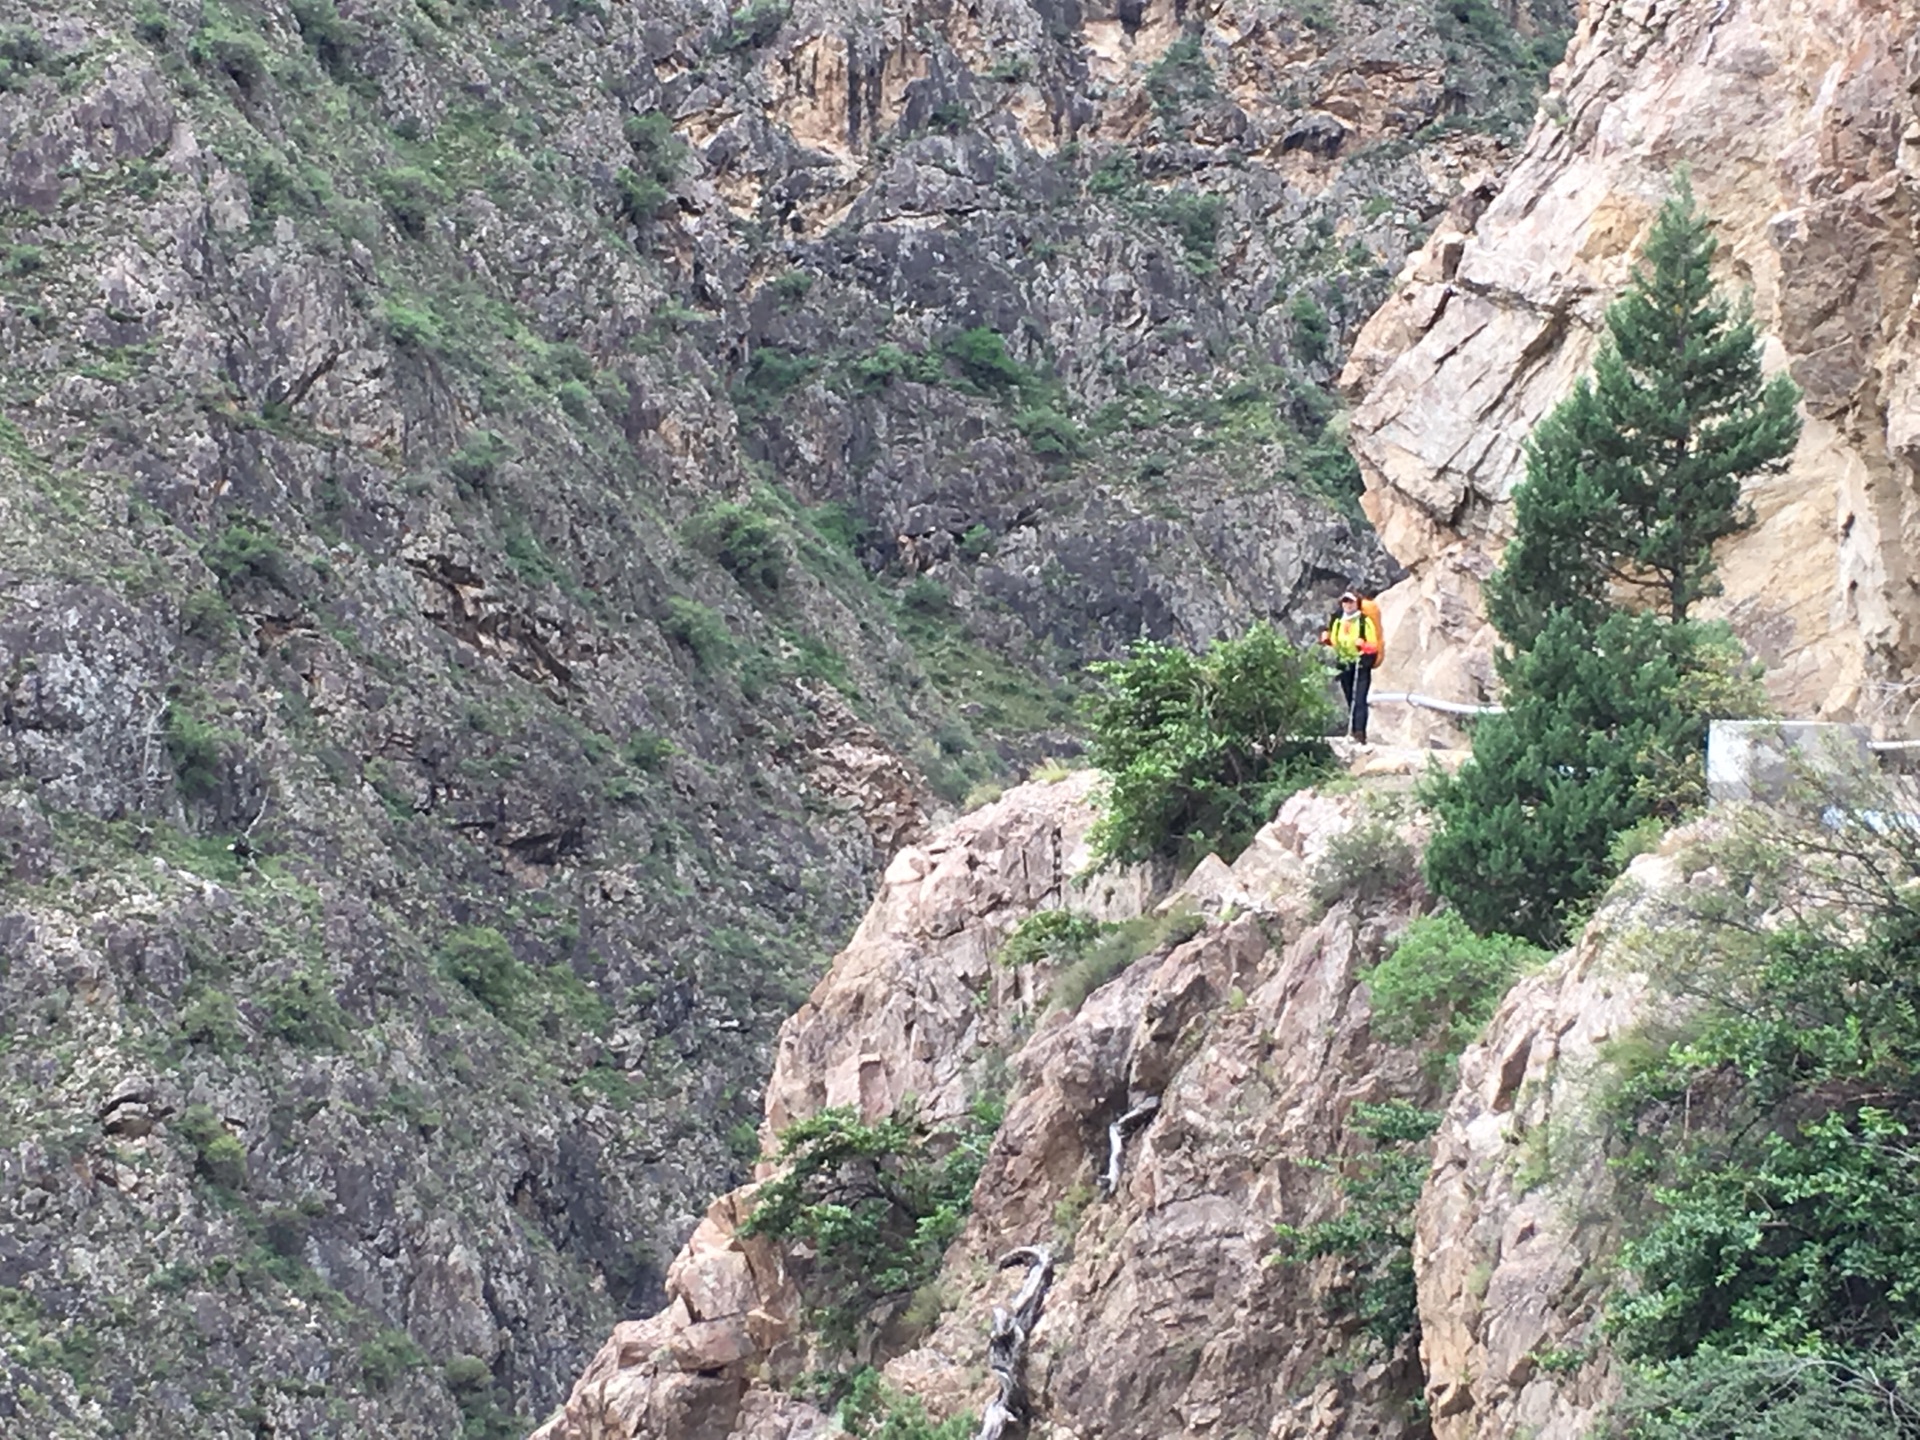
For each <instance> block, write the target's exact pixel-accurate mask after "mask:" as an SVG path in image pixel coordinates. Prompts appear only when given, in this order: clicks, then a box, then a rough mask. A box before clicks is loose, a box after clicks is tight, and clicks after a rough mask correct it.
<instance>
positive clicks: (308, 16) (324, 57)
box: [293, 0, 364, 80]
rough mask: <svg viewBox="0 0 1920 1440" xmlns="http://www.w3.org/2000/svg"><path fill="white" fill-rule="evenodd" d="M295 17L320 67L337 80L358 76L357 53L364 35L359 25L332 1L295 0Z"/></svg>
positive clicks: (303, 37)
mask: <svg viewBox="0 0 1920 1440" xmlns="http://www.w3.org/2000/svg"><path fill="white" fill-rule="evenodd" d="M293 20H294V23H295V24H296V25H298V26H299V27H300V38H301V39H302V40H304V41H306V42H307V48H308V49H310V50H312V51H313V58H314V59H316V60H318V61H319V62H320V68H321V69H323V70H325V71H326V72H327V73H328V74H329V75H331V76H332V77H333V78H334V79H336V80H351V79H353V78H355V75H356V73H357V70H358V66H357V64H356V62H355V58H354V55H355V51H356V50H357V49H358V48H359V46H360V44H361V42H362V40H363V38H364V37H363V36H362V35H361V33H360V27H359V26H358V25H355V24H354V23H353V22H352V21H350V20H347V19H345V18H344V17H343V16H342V15H341V14H340V11H339V10H338V9H337V8H336V7H335V6H334V3H333V0H293Z"/></svg>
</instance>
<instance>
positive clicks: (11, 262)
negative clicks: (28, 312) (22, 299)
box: [0, 86, 47, 275]
mask: <svg viewBox="0 0 1920 1440" xmlns="http://www.w3.org/2000/svg"><path fill="white" fill-rule="evenodd" d="M4 88H5V87H4V86H0V89H4ZM46 263H47V252H46V251H45V250H43V249H41V248H40V247H39V246H38V245H9V246H8V247H7V273H8V274H9V275H32V274H35V273H37V272H38V271H40V270H42V269H44V268H45V267H46Z"/></svg>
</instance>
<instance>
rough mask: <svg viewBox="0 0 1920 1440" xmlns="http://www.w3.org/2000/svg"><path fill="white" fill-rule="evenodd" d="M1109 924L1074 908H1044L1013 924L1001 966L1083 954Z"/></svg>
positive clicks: (1003, 951)
mask: <svg viewBox="0 0 1920 1440" xmlns="http://www.w3.org/2000/svg"><path fill="white" fill-rule="evenodd" d="M1105 929H1106V925H1105V924H1104V923H1103V922H1102V921H1099V920H1096V919H1094V918H1093V917H1092V916H1091V915H1081V914H1079V913H1077V912H1075V911H1072V910H1041V911H1037V912H1036V913H1034V914H1032V915H1029V916H1028V917H1027V918H1026V919H1024V920H1022V921H1021V922H1020V923H1019V924H1018V925H1016V926H1014V927H1013V930H1012V932H1011V933H1010V934H1009V935H1008V936H1007V938H1006V942H1005V943H1004V944H1003V945H1001V947H1000V963H1001V964H1002V965H1031V964H1033V963H1034V962H1035V961H1039V960H1046V959H1050V958H1059V957H1063V956H1077V955H1081V954H1084V953H1085V951H1086V948H1087V946H1088V945H1090V944H1092V943H1093V942H1094V941H1095V940H1097V939H1099V938H1100V935H1101V933H1102V932H1103V931H1104V930H1105Z"/></svg>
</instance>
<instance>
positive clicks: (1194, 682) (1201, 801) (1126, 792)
mask: <svg viewBox="0 0 1920 1440" xmlns="http://www.w3.org/2000/svg"><path fill="white" fill-rule="evenodd" d="M1091 668H1092V671H1093V674H1094V676H1095V678H1096V680H1097V682H1098V688H1097V689H1096V690H1095V692H1094V693H1093V694H1092V695H1090V696H1089V697H1088V698H1087V699H1086V701H1085V702H1084V707H1083V713H1084V716H1085V719H1086V723H1087V728H1088V730H1089V731H1090V732H1091V744H1090V745H1089V747H1088V754H1089V758H1090V759H1091V761H1092V763H1093V764H1094V765H1095V766H1097V767H1098V768H1100V769H1102V770H1104V771H1106V773H1107V777H1108V780H1107V786H1106V791H1105V794H1104V797H1103V806H1102V814H1101V817H1100V819H1099V821H1098V822H1097V823H1096V825H1095V826H1094V831H1093V835H1092V842H1093V846H1094V853H1095V855H1096V856H1097V858H1098V861H1099V863H1100V864H1103V865H1104V864H1110V863H1113V862H1115V861H1122V862H1124V861H1132V860H1144V859H1146V858H1148V857H1149V856H1153V855H1173V854H1177V853H1179V852H1180V851H1182V850H1183V849H1184V850H1189V851H1198V850H1200V849H1201V848H1202V847H1204V846H1208V845H1219V846H1220V847H1222V848H1223V849H1225V850H1229V851H1235V852H1236V853H1237V850H1238V848H1239V847H1240V846H1241V845H1243V844H1244V843H1245V841H1246V840H1247V839H1248V838H1250V837H1251V836H1252V834H1253V832H1254V831H1255V830H1257V829H1258V828H1259V827H1260V826H1261V825H1263V824H1265V823H1266V822H1267V821H1268V820H1269V819H1271V818H1272V816H1273V812H1274V810H1275V809H1276V808H1277V807H1278V805H1279V803H1280V801H1281V800H1283V799H1285V797H1286V796H1287V795H1289V794H1291V793H1292V792H1293V791H1295V790H1298V789H1299V788H1301V786H1303V785H1305V784H1308V783H1310V781H1311V780H1312V779H1313V777H1314V776H1316V775H1319V774H1321V773H1324V771H1325V769H1326V767H1327V765H1328V763H1329V760H1330V755H1329V751H1328V748H1327V745H1326V742H1325V741H1324V740H1323V739H1321V738H1320V737H1321V736H1322V735H1324V734H1325V732H1326V729H1327V726H1328V725H1329V724H1330V723H1331V721H1332V719H1333V702H1332V700H1331V699H1330V698H1329V695H1328V689H1327V678H1326V671H1325V667H1324V666H1323V664H1322V663H1321V661H1320V659H1319V658H1318V657H1317V656H1315V655H1312V654H1310V653H1309V652H1307V651H1306V650H1304V649H1302V648H1300V647H1298V646H1295V645H1294V644H1292V643H1291V642H1290V641H1288V640H1287V639H1285V638H1284V637H1283V636H1281V635H1280V634H1279V633H1278V632H1277V631H1275V630H1274V629H1273V628H1272V627H1271V626H1267V625H1257V626H1255V627H1254V628H1253V629H1252V630H1250V631H1248V632H1247V633H1246V634H1245V635H1243V636H1240V637H1239V638H1237V639H1232V640H1218V641H1215V642H1214V643H1213V644H1212V645H1210V646H1209V647H1208V648H1207V649H1206V651H1204V652H1203V653H1202V654H1199V655H1196V654H1194V653H1192V652H1191V651H1188V650H1185V649H1182V648H1180V647H1178V646H1174V645H1163V644H1160V643H1158V642H1155V641H1142V642H1140V643H1139V644H1138V645H1136V646H1135V647H1134V649H1133V652H1132V654H1131V655H1130V656H1129V657H1128V658H1127V659H1125V660H1118V661H1109V662H1105V663H1102V664H1098V665H1094V666H1093V667H1091Z"/></svg>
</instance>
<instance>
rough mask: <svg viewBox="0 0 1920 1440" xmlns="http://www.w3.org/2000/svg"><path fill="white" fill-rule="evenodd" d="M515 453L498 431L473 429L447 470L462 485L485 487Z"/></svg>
mask: <svg viewBox="0 0 1920 1440" xmlns="http://www.w3.org/2000/svg"><path fill="white" fill-rule="evenodd" d="M510 454H511V452H510V451H509V450H508V449H507V442H506V441H505V440H504V439H503V438H501V435H500V432H499V431H498V430H474V431H470V432H469V433H468V435H467V438H466V439H465V440H463V441H461V442H460V448H459V449H458V450H456V451H454V452H453V455H452V456H451V458H449V459H448V461H447V471H448V473H449V474H451V475H452V476H453V478H454V479H455V480H457V481H459V482H460V484H462V485H464V486H467V487H468V488H469V489H473V490H484V489H485V488H486V484H487V482H488V481H489V480H491V479H492V478H493V475H494V472H495V471H496V470H498V469H499V468H500V464H501V462H502V461H504V460H506V459H507V458H508V456H509V455H510Z"/></svg>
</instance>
